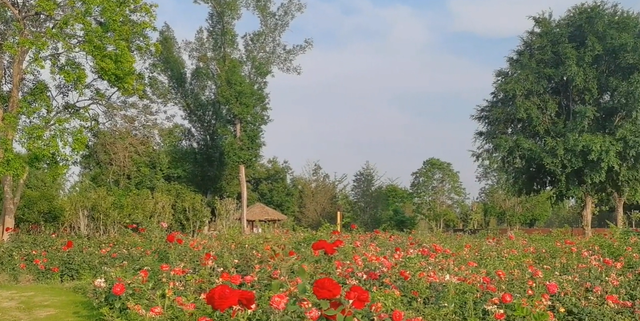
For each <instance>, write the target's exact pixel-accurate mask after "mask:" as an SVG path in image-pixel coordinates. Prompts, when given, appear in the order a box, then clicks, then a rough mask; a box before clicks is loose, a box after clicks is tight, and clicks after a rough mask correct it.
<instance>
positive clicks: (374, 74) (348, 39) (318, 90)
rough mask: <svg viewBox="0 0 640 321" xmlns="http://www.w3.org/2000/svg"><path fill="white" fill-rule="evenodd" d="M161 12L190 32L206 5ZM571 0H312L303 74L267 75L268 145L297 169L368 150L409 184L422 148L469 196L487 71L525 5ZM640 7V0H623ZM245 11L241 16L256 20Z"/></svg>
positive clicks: (508, 42)
mask: <svg viewBox="0 0 640 321" xmlns="http://www.w3.org/2000/svg"><path fill="white" fill-rule="evenodd" d="M155 2H157V3H158V4H159V7H158V23H159V24H162V23H164V22H165V21H166V22H168V23H169V24H170V25H171V26H172V27H173V28H174V30H175V31H176V35H177V36H178V37H179V38H183V39H184V38H192V37H193V35H194V33H195V30H196V29H197V28H198V27H199V26H202V25H204V23H205V17H206V13H207V8H206V7H204V6H199V5H196V4H192V3H191V1H189V0H155ZM579 2H581V1H575V0H573V1H572V0H555V1H554V0H537V1H531V0H308V1H307V4H308V7H307V11H306V12H305V13H304V14H303V15H302V16H300V17H299V18H298V19H297V20H296V21H295V22H294V24H293V25H292V28H291V32H290V33H289V34H288V35H287V38H286V39H287V41H291V42H299V41H301V40H302V39H304V38H305V37H310V38H313V40H314V49H313V50H312V51H311V52H309V53H308V54H306V55H304V56H302V57H300V59H299V60H298V62H299V63H300V64H301V65H302V67H303V74H302V75H301V76H290V75H276V77H275V78H273V79H272V80H271V84H270V91H271V100H272V101H271V102H272V104H271V106H272V113H271V116H272V118H273V122H272V123H271V124H269V125H268V127H267V128H266V135H265V138H266V142H267V146H266V148H265V149H264V154H265V156H267V157H270V156H278V157H279V158H280V159H286V160H289V162H290V163H291V164H292V166H293V167H294V169H295V170H297V171H299V170H301V169H302V167H303V166H304V165H305V164H306V163H307V162H308V161H313V160H319V161H320V163H321V164H322V166H323V167H324V168H325V169H326V170H327V171H328V172H330V173H333V172H336V173H338V174H341V173H346V174H349V175H352V174H353V173H354V172H355V171H357V170H358V169H359V168H360V167H361V166H362V165H363V164H364V162H365V161H367V160H368V161H370V162H372V163H373V164H375V165H376V166H377V167H378V169H379V170H380V171H381V172H382V173H386V176H387V177H390V178H397V179H398V180H399V181H400V182H401V183H403V184H405V185H408V184H409V182H410V177H411V172H413V171H415V170H416V169H418V168H419V167H420V166H421V164H422V162H423V161H424V160H425V159H427V158H429V157H437V158H440V159H442V160H445V161H448V162H451V163H452V164H453V166H454V168H455V169H456V170H457V171H459V172H460V177H461V179H462V181H463V183H464V185H465V187H466V188H467V190H468V192H469V193H470V194H471V195H472V196H473V195H475V194H476V193H477V191H478V189H479V185H478V183H476V182H475V165H474V163H473V161H472V159H471V158H470V153H469V150H471V149H472V148H473V145H472V136H473V132H474V130H475V129H476V124H475V123H473V122H472V121H471V120H470V119H469V117H470V115H471V114H472V113H473V109H474V107H475V106H476V105H478V104H479V103H481V102H482V99H483V98H486V97H488V95H489V92H490V91H491V82H492V76H493V75H492V74H493V71H494V70H495V69H497V68H500V67H501V66H503V64H504V57H505V56H506V55H508V54H509V52H510V51H511V50H512V49H513V48H514V47H515V46H516V45H517V43H518V40H517V36H518V35H520V34H522V32H524V31H525V30H526V29H527V28H529V27H530V22H529V21H528V20H527V16H529V15H534V14H536V13H537V12H540V11H542V10H547V9H553V11H554V12H555V13H556V14H560V13H563V12H564V11H565V10H566V9H567V8H568V7H570V6H571V5H574V4H576V3H579ZM621 3H622V4H623V5H625V6H627V7H632V8H636V9H640V0H636V1H629V0H627V1H621ZM252 26H253V20H252V19H251V18H247V19H245V20H244V21H243V22H242V24H241V28H245V29H246V28H251V27H252Z"/></svg>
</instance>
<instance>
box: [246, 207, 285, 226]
mask: <svg viewBox="0 0 640 321" xmlns="http://www.w3.org/2000/svg"><path fill="white" fill-rule="evenodd" d="M238 219H240V217H238ZM286 219H287V217H286V216H285V215H284V214H282V213H280V212H278V211H276V210H274V209H272V208H271V207H269V206H266V205H264V204H262V203H255V204H253V205H251V206H249V208H247V221H248V222H274V221H284V220H286Z"/></svg>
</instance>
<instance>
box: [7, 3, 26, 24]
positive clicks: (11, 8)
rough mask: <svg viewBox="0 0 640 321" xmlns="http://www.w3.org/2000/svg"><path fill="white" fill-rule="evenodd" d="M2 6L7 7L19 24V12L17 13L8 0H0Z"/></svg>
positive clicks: (20, 19) (20, 20) (20, 18)
mask: <svg viewBox="0 0 640 321" xmlns="http://www.w3.org/2000/svg"><path fill="white" fill-rule="evenodd" d="M2 4H4V5H5V7H7V8H8V9H9V10H10V11H11V13H13V16H14V17H16V19H18V21H19V22H20V23H22V17H21V16H20V11H18V9H16V8H15V7H14V6H13V5H12V4H11V3H10V2H9V0H2Z"/></svg>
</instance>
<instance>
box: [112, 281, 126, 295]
mask: <svg viewBox="0 0 640 321" xmlns="http://www.w3.org/2000/svg"><path fill="white" fill-rule="evenodd" d="M126 290H127V288H126V287H125V286H124V284H123V283H116V284H114V285H113V288H111V293H113V295H116V296H121V295H123V294H124V291H126Z"/></svg>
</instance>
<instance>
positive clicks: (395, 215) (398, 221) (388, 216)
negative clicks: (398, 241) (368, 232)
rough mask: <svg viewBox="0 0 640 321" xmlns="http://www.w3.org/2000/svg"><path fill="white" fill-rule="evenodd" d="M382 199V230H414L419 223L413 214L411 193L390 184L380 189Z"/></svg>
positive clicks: (404, 188) (392, 183) (406, 189)
mask: <svg viewBox="0 0 640 321" xmlns="http://www.w3.org/2000/svg"><path fill="white" fill-rule="evenodd" d="M380 194H381V198H382V204H383V205H382V211H383V212H382V217H381V220H382V222H381V223H382V228H383V229H385V228H386V229H393V230H397V231H409V230H413V229H414V228H415V227H416V225H417V223H418V221H417V216H416V215H415V214H414V213H413V204H412V201H413V199H412V195H411V191H410V190H409V189H408V188H406V187H402V186H399V185H397V184H396V183H394V182H389V183H387V184H385V185H383V186H382V187H380Z"/></svg>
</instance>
